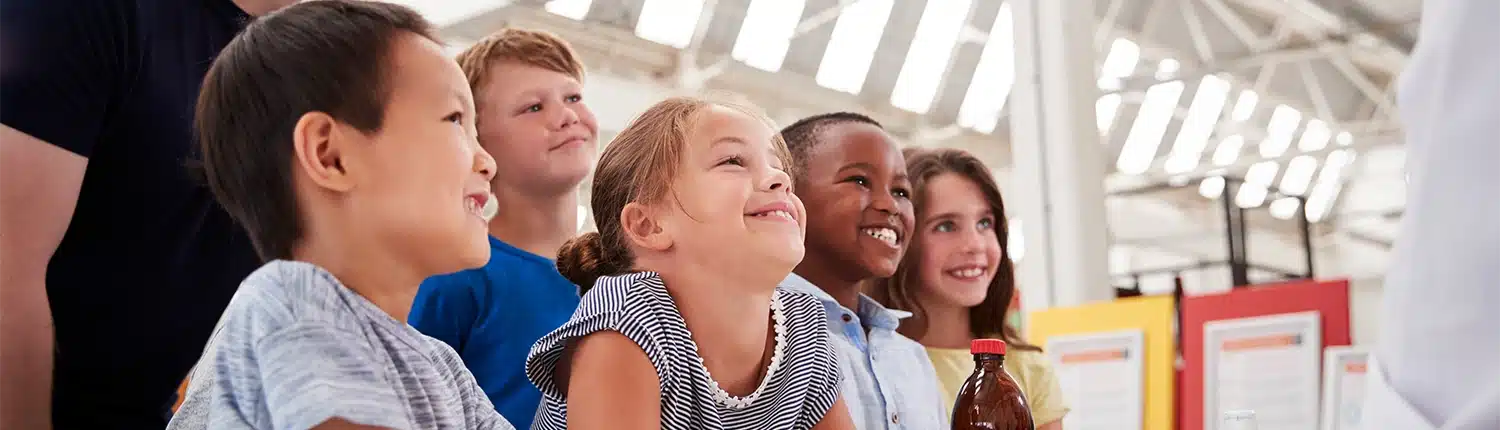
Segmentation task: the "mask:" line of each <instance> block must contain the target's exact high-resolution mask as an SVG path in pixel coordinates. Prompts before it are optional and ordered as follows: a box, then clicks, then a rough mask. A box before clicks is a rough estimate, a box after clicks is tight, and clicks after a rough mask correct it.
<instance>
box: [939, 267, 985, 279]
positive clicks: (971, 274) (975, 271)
mask: <svg viewBox="0 0 1500 430" xmlns="http://www.w3.org/2000/svg"><path fill="white" fill-rule="evenodd" d="M948 274H950V275H953V276H955V277H959V278H978V277H980V276H982V275H984V269H981V268H977V267H970V268H966V269H953V270H949V271H948Z"/></svg>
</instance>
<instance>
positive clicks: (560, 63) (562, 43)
mask: <svg viewBox="0 0 1500 430" xmlns="http://www.w3.org/2000/svg"><path fill="white" fill-rule="evenodd" d="M457 59H458V65H459V67H460V68H462V69H463V71H464V75H465V76H467V77H468V78H469V89H470V90H472V91H473V92H474V93H475V94H478V93H479V92H480V90H481V89H483V88H484V85H485V84H488V83H489V81H490V69H491V68H492V67H494V65H495V64H497V63H501V62H506V61H513V62H517V63H521V64H525V65H528V66H534V67H540V68H543V69H547V70H551V71H554V72H557V73H562V74H564V75H568V76H571V77H573V79H577V80H578V82H583V62H581V61H579V60H578V54H576V53H574V52H573V47H572V45H569V44H568V42H567V41H566V40H562V38H559V37H557V35H555V34H552V33H549V32H546V31H542V30H528V29H524V28H504V29H501V30H500V31H497V32H495V33H493V34H490V35H489V36H486V37H485V38H484V39H483V40H480V41H479V42H478V43H475V44H474V46H470V47H469V48H468V49H465V50H464V51H463V52H462V53H460V54H458V58H457Z"/></svg>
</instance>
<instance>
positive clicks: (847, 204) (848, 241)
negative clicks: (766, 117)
mask: <svg viewBox="0 0 1500 430" xmlns="http://www.w3.org/2000/svg"><path fill="white" fill-rule="evenodd" d="M781 135H782V136H783V137H784V138H785V139H786V142H787V146H788V147H789V148H790V149H791V153H792V157H793V158H794V159H795V160H796V161H797V165H798V167H799V168H798V169H797V171H798V172H799V174H798V177H797V196H798V197H800V198H801V199H802V201H803V202H806V204H807V215H808V216H807V219H808V221H807V226H808V228H807V257H806V258H804V259H803V260H802V263H801V264H799V265H797V269H796V273H795V274H794V275H792V276H790V277H788V278H787V279H786V282H785V283H783V284H782V286H783V287H784V288H786V289H789V290H792V291H798V292H803V293H807V294H812V295H814V296H816V297H818V298H819V299H820V301H821V302H822V304H823V307H824V308H826V309H827V311H828V318H827V322H826V323H825V324H827V326H828V328H829V330H830V331H831V332H832V333H833V339H834V345H835V347H836V349H837V352H838V355H839V360H838V361H839V365H840V366H841V367H842V372H843V379H842V382H841V383H840V385H841V388H842V391H843V394H844V399H845V400H846V401H847V402H848V404H849V412H850V413H851V414H852V415H853V416H854V420H855V422H856V423H858V424H859V428H861V429H864V430H871V429H885V428H891V429H902V428H909V429H937V428H947V427H948V416H947V412H946V409H945V403H946V402H945V401H944V400H943V398H942V397H941V394H940V391H939V390H938V385H937V375H936V373H934V371H933V368H932V363H931V362H930V361H928V359H927V354H926V352H924V351H923V350H922V346H921V345H919V344H917V343H916V342H913V341H912V340H911V339H907V338H906V337H903V336H901V334H899V333H897V332H896V327H897V324H898V323H899V322H900V319H901V318H903V317H905V316H907V315H909V314H907V313H905V312H899V311H892V310H888V309H886V308H885V307H883V306H881V305H880V304H879V303H877V302H876V301H875V300H873V299H871V298H869V297H866V296H865V295H863V294H860V285H861V283H862V282H865V281H868V280H874V279H878V278H884V277H888V276H891V274H892V273H895V272H896V265H897V264H898V263H900V261H901V255H902V253H903V252H904V246H905V244H906V238H907V234H908V232H910V231H911V229H912V217H913V215H912V206H911V200H909V198H910V194H909V193H910V184H909V183H908V182H907V180H906V162H905V160H903V159H902V156H901V150H900V149H899V148H898V147H897V144H896V141H895V139H894V138H892V137H891V136H890V134H888V133H886V132H885V129H883V128H881V126H880V124H879V123H877V122H875V120H872V119H870V118H868V117H865V116H864V115H859V114H855V113H847V112H844V113H831V114H823V115H817V116H813V117H809V118H806V119H803V120H801V121H797V122H796V123H795V124H792V125H791V126H789V127H787V128H786V129H784V130H782V131H781Z"/></svg>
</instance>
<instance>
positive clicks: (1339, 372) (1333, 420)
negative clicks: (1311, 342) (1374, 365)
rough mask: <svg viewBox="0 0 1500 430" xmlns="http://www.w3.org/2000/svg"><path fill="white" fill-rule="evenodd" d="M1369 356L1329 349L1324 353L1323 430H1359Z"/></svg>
mask: <svg viewBox="0 0 1500 430" xmlns="http://www.w3.org/2000/svg"><path fill="white" fill-rule="evenodd" d="M1369 359H1370V354H1369V352H1368V351H1365V350H1364V349H1360V348H1351V347H1347V346H1330V347H1328V349H1327V350H1325V351H1323V430H1359V429H1360V426H1359V414H1360V413H1361V412H1360V409H1361V406H1363V405H1364V401H1365V371H1366V370H1368V361H1369Z"/></svg>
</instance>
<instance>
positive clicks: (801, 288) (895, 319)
mask: <svg viewBox="0 0 1500 430" xmlns="http://www.w3.org/2000/svg"><path fill="white" fill-rule="evenodd" d="M781 288H782V289H784V290H787V291H793V292H798V293H804V294H810V295H812V296H813V297H817V298H818V301H820V302H823V307H825V308H827V309H828V320H829V321H830V322H835V320H836V319H838V316H839V312H836V311H843V312H847V313H852V314H854V315H856V316H858V317H859V319H860V321H861V322H862V323H864V324H865V325H867V326H869V327H874V328H882V329H886V330H895V329H896V327H897V326H898V325H900V324H901V320H902V319H904V318H906V317H909V316H911V312H907V311H902V310H896V309H890V308H887V307H885V306H884V305H881V304H880V302H877V301H875V299H872V298H870V296H867V295H864V294H860V295H859V310H857V311H853V310H850V309H849V308H845V307H844V306H843V305H840V304H839V302H838V301H837V300H834V299H833V296H831V295H829V294H828V292H827V291H823V289H822V288H818V286H817V285H813V284H812V282H808V281H807V279H806V278H803V277H801V276H798V275H797V274H796V273H793V274H790V275H787V277H786V280H783V281H781Z"/></svg>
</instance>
